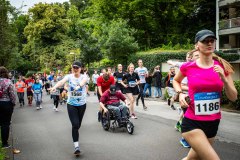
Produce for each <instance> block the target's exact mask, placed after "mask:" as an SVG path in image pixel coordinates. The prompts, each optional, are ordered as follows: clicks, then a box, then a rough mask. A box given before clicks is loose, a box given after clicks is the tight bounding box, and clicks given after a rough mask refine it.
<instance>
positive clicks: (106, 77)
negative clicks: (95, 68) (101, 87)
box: [102, 72, 110, 81]
mask: <svg viewBox="0 0 240 160" xmlns="http://www.w3.org/2000/svg"><path fill="white" fill-rule="evenodd" d="M102 76H103V80H104V81H108V80H109V78H110V75H109V73H107V72H106V73H104V74H103V75H102Z"/></svg>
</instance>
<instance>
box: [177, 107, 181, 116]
mask: <svg viewBox="0 0 240 160" xmlns="http://www.w3.org/2000/svg"><path fill="white" fill-rule="evenodd" d="M177 110H178V115H180V114H181V113H182V108H181V107H177Z"/></svg>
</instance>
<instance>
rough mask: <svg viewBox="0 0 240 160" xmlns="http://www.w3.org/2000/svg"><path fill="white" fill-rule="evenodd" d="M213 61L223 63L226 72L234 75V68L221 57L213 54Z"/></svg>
mask: <svg viewBox="0 0 240 160" xmlns="http://www.w3.org/2000/svg"><path fill="white" fill-rule="evenodd" d="M213 59H214V60H217V61H218V62H219V63H221V64H222V65H223V68H224V71H225V72H226V73H228V74H229V73H234V69H233V66H232V65H231V64H230V63H229V62H227V61H226V60H225V59H223V58H221V57H219V56H218V55H216V54H215V53H213Z"/></svg>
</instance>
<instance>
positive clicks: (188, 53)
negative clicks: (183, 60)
mask: <svg viewBox="0 0 240 160" xmlns="http://www.w3.org/2000/svg"><path fill="white" fill-rule="evenodd" d="M196 51H198V50H197V49H193V50H191V51H189V52H187V55H186V56H188V55H189V57H191V58H192V57H193V53H194V52H196Z"/></svg>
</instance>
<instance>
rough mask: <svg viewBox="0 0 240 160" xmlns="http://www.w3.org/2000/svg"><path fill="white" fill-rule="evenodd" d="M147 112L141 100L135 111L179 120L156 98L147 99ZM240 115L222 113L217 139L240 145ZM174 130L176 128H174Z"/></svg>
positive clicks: (177, 105)
mask: <svg viewBox="0 0 240 160" xmlns="http://www.w3.org/2000/svg"><path fill="white" fill-rule="evenodd" d="M145 103H146V106H147V107H148V110H147V111H144V110H143V108H142V103H141V101H140V100H139V106H136V107H135V111H136V112H139V113H143V114H147V115H155V116H159V117H162V118H165V119H171V120H176V122H177V120H178V119H179V115H178V111H177V110H172V109H171V108H170V106H168V105H167V102H166V101H163V100H160V99H157V100H156V99H154V98H146V99H145ZM174 106H175V108H177V107H179V104H178V103H175V105H174ZM239 124H240V114H238V113H230V112H225V111H222V120H221V122H220V125H219V130H218V135H217V139H218V140H220V141H225V142H229V143H231V142H232V143H237V144H240V127H239ZM173 129H174V126H173Z"/></svg>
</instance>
